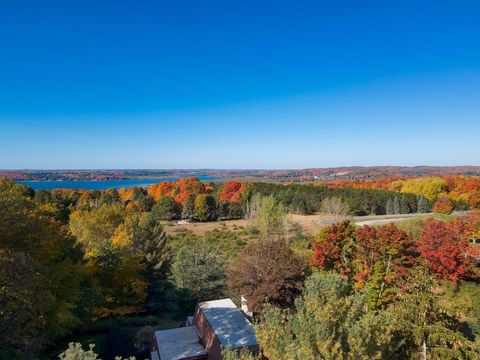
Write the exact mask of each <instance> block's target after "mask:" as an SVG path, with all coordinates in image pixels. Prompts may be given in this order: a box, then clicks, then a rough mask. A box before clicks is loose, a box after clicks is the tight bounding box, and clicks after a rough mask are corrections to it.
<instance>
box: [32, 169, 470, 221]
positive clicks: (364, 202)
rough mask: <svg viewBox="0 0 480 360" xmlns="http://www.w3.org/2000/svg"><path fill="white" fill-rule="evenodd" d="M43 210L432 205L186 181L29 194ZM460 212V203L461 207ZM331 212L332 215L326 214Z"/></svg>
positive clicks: (215, 213)
mask: <svg viewBox="0 0 480 360" xmlns="http://www.w3.org/2000/svg"><path fill="white" fill-rule="evenodd" d="M30 191H31V197H32V198H34V199H35V201H36V202H38V203H40V204H42V209H43V211H44V212H45V213H48V215H52V216H54V217H56V218H58V219H60V220H62V221H64V222H66V221H67V220H68V217H69V215H70V213H71V212H72V211H74V210H82V209H83V210H85V209H92V208H96V207H98V206H101V205H102V204H107V205H112V204H115V203H120V204H122V205H123V206H125V207H126V209H131V210H138V211H147V212H150V211H152V212H154V213H155V214H156V217H157V218H158V219H161V220H175V219H187V220H192V221H215V220H217V219H239V218H243V217H245V215H246V213H247V212H248V209H249V203H250V201H251V199H252V197H254V196H267V195H272V196H273V197H274V198H276V199H277V200H278V201H279V202H281V203H282V204H283V205H284V206H285V208H286V209H287V210H288V211H289V212H291V213H296V214H313V213H316V212H322V211H325V206H324V205H325V202H326V200H331V199H336V200H337V201H339V202H341V204H342V212H344V213H346V214H351V215H369V214H375V215H382V214H406V213H415V212H422V213H423V212H428V211H430V210H431V209H432V205H433V203H434V200H429V199H427V198H426V197H424V196H422V195H415V194H409V193H399V192H395V191H387V190H379V189H355V188H351V187H345V188H333V187H331V186H327V185H318V184H290V185H282V184H273V183H263V182H256V183H251V182H240V181H235V180H232V181H227V182H224V183H218V182H210V183H206V182H202V181H200V180H199V179H197V178H186V179H181V180H178V181H175V182H160V183H158V184H154V185H152V186H149V187H146V188H145V187H131V188H128V189H120V190H118V191H117V190H114V189H110V190H103V191H100V190H92V191H89V190H49V191H48V190H37V191H33V190H31V189H30ZM457 205H458V208H462V206H461V205H462V204H461V203H459V204H457ZM327 212H328V211H327Z"/></svg>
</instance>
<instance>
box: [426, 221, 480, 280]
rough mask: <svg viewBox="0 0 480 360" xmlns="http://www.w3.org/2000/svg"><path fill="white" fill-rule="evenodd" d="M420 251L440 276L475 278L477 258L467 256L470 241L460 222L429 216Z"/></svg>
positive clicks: (457, 278)
mask: <svg viewBox="0 0 480 360" xmlns="http://www.w3.org/2000/svg"><path fill="white" fill-rule="evenodd" d="M417 245H418V250H419V252H420V255H421V256H422V257H423V258H424V259H426V261H427V263H428V265H429V268H430V270H431V271H432V272H433V273H435V274H436V275H437V276H438V277H439V278H441V279H449V280H452V281H454V282H458V281H459V280H462V279H473V278H475V277H476V274H475V266H476V265H475V260H474V259H473V258H472V257H470V256H467V252H468V247H469V241H468V238H467V237H466V236H465V235H464V234H463V233H462V231H461V229H460V227H459V226H458V224H455V223H452V224H448V223H445V222H443V221H438V220H433V219H432V220H428V221H427V222H426V224H425V227H424V229H423V231H422V234H421V236H420V238H419V240H418V243H417Z"/></svg>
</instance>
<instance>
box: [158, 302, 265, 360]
mask: <svg viewBox="0 0 480 360" xmlns="http://www.w3.org/2000/svg"><path fill="white" fill-rule="evenodd" d="M186 325H187V326H186V327H181V328H177V329H169V330H160V331H156V332H155V337H154V349H153V351H152V353H151V358H152V360H202V359H207V360H221V359H222V351H223V349H225V348H230V349H233V350H240V349H248V350H249V351H251V352H252V353H258V352H259V346H258V342H257V338H256V336H255V330H254V329H253V326H252V324H251V323H250V321H249V320H248V318H247V316H246V314H244V313H243V312H242V311H240V310H239V309H238V308H237V307H236V306H235V304H234V303H233V301H232V300H231V299H222V300H214V301H206V302H202V303H199V304H197V306H196V307H195V312H194V315H193V317H189V318H187V322H186Z"/></svg>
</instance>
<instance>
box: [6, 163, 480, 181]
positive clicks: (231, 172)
mask: <svg viewBox="0 0 480 360" xmlns="http://www.w3.org/2000/svg"><path fill="white" fill-rule="evenodd" d="M202 175H203V176H211V177H214V178H220V179H231V178H236V179H248V180H257V181H274V182H310V181H328V180H367V179H377V178H383V177H417V176H426V175H470V176H480V166H414V167H407V166H367V167H364V166H352V167H333V168H311V169H301V170H288V169H284V170H248V169H246V170H243V169H171V170H144V169H136V170H122V169H112V170H0V177H5V178H7V179H10V180H126V179H159V180H161V179H163V178H172V177H179V178H181V177H191V176H202Z"/></svg>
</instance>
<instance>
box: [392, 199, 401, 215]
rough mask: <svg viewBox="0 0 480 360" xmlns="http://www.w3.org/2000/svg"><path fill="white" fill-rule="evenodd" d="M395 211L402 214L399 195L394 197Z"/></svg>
mask: <svg viewBox="0 0 480 360" xmlns="http://www.w3.org/2000/svg"><path fill="white" fill-rule="evenodd" d="M393 213H394V214H400V200H398V197H397V196H395V197H394V198H393Z"/></svg>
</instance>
